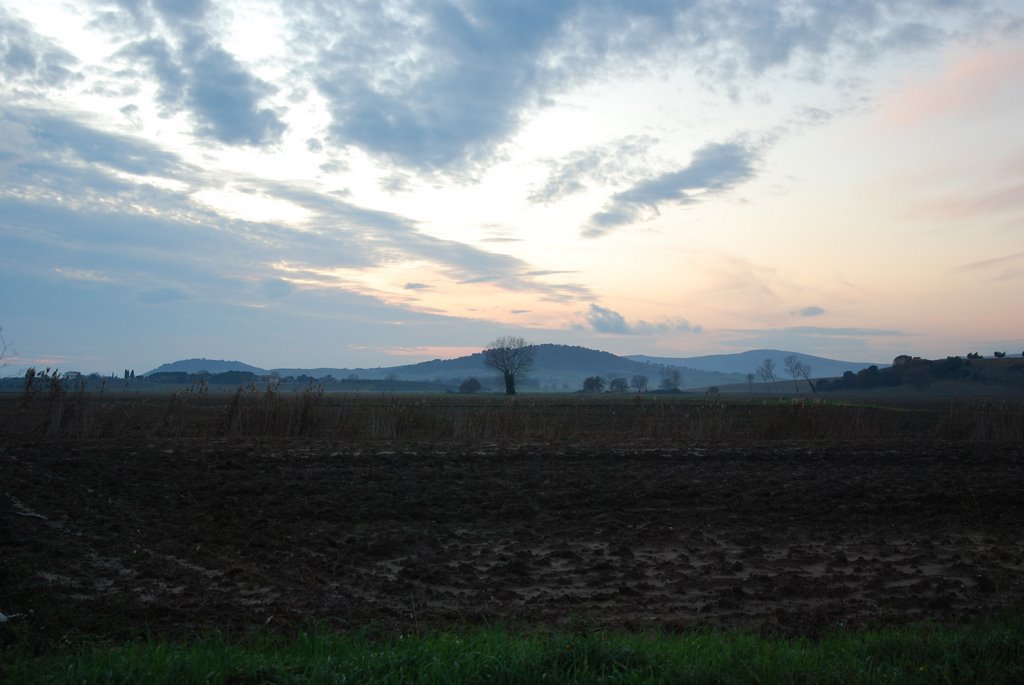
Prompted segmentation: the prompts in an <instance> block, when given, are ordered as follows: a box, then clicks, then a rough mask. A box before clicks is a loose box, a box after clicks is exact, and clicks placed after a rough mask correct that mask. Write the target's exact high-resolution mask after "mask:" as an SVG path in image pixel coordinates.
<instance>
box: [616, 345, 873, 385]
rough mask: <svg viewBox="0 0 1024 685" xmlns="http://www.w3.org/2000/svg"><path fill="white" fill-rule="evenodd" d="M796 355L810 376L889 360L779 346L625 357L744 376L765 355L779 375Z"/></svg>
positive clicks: (838, 373)
mask: <svg viewBox="0 0 1024 685" xmlns="http://www.w3.org/2000/svg"><path fill="white" fill-rule="evenodd" d="M790 355H795V356H796V358H797V359H798V360H799V361H801V362H803V363H804V364H805V365H807V366H810V367H811V377H812V378H832V377H834V376H842V375H843V372H844V371H853V372H857V371H860V370H861V369H866V368H867V367H869V366H878V367H879V368H882V367H885V366H889V364H879V363H872V362H844V361H839V360H837V359H827V358H825V357H816V356H814V355H812V354H800V353H799V352H784V351H782V350H749V351H747V352H739V353H736V354H709V355H705V356H703V357H648V356H647V355H642V354H631V355H628V356H627V357H626V358H627V359H632V360H634V361H638V362H647V363H650V364H671V365H675V366H686V367H690V368H694V369H702V370H704V371H717V372H719V373H740V374H743V375H744V376H746V374H748V373H754V372H755V370H756V369H757V368H758V367H759V366H761V364H763V363H764V360H765V359H771V360H772V361H773V362H775V373H776V375H778V376H780V377H784V376H785V374H786V362H785V359H786V357H788V356H790Z"/></svg>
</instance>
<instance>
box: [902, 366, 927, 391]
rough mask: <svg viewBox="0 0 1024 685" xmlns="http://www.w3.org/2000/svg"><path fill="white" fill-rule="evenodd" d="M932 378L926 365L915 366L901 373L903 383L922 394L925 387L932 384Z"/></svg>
mask: <svg viewBox="0 0 1024 685" xmlns="http://www.w3.org/2000/svg"><path fill="white" fill-rule="evenodd" d="M933 380H934V376H933V374H932V370H931V367H930V366H929V365H928V364H915V365H914V366H912V367H910V368H909V369H907V370H906V371H904V372H903V382H904V383H906V384H907V385H910V386H913V387H914V388H917V391H918V392H923V391H924V389H925V388H926V387H928V386H929V385H931V384H932V381H933Z"/></svg>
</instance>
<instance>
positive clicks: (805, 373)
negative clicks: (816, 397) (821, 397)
mask: <svg viewBox="0 0 1024 685" xmlns="http://www.w3.org/2000/svg"><path fill="white" fill-rule="evenodd" d="M783 362H784V363H785V364H786V371H787V372H789V375H791V376H792V377H793V387H795V388H796V391H797V392H800V385H799V384H798V383H797V382H796V379H797V378H803V379H804V380H805V381H807V385H809V386H810V388H811V392H817V391H816V390H815V389H814V383H813V382H812V381H811V366H810V364H804V363H803V362H802V361H800V359H798V358H797V356H796V355H795V354H791V355H789V356H788V357H786V358H785V359H784V360H783Z"/></svg>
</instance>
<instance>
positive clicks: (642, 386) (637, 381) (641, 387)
mask: <svg viewBox="0 0 1024 685" xmlns="http://www.w3.org/2000/svg"><path fill="white" fill-rule="evenodd" d="M629 384H630V386H632V388H633V389H634V390H636V391H637V392H647V376H645V375H643V374H642V373H638V374H636V375H635V376H633V378H631V379H630V381H629Z"/></svg>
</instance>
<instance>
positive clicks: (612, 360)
mask: <svg viewBox="0 0 1024 685" xmlns="http://www.w3.org/2000/svg"><path fill="white" fill-rule="evenodd" d="M790 354H796V356H797V357H798V358H799V359H800V360H801V361H803V362H804V363H805V364H809V365H810V366H811V369H812V375H813V376H814V377H815V378H821V377H832V376H841V375H842V374H843V372H844V371H854V372H856V371H859V370H860V369H863V368H866V367H868V366H870V364H868V363H866V362H843V361H837V360H834V359H825V358H823V357H815V356H813V355H808V354H799V353H793V352H784V351H781V350H751V351H749V352H742V353H739V354H719V355H708V356H703V357H648V356H644V355H633V356H629V357H620V356H618V355H614V354H611V353H610V352H602V351H600V350H592V349H589V348H586V347H578V346H571V345H551V344H543V345H535V346H534V363H533V366H532V367H531V368H530V370H529V371H528V372H526V373H525V374H524V375H523V376H522V377H521V378H520V385H521V387H522V388H523V389H524V390H529V389H549V390H578V389H579V388H580V387H581V386H582V383H583V379H584V378H586V377H587V376H602V377H605V378H608V377H610V376H620V377H623V378H626V379H630V378H632V377H633V376H635V375H644V376H647V378H648V384H649V387H650V388H652V389H653V388H657V387H658V383H659V382H660V380H661V370H662V368H663V367H664V366H675V367H680V368H681V369H682V372H683V383H682V387H683V389H687V388H701V387H707V386H710V385H729V384H733V383H746V375H747V374H748V373H753V372H754V371H755V369H757V367H758V366H760V365H761V363H762V362H763V361H764V359H765V358H771V359H774V360H775V364H776V369H775V373H776V375H777V376H778V377H779V378H780V379H783V378H785V377H786V375H785V373H786V372H785V366H784V363H783V359H784V358H785V357H786V356H788V355H790ZM880 366H881V365H880ZM175 371H178V372H180V371H184V372H186V373H197V372H199V371H208V372H210V373H224V372H226V371H249V372H252V373H255V374H257V375H269V374H271V373H274V374H276V375H278V376H280V377H282V378H284V377H288V376H293V377H298V376H311V377H313V378H323V377H325V376H328V375H330V376H333V377H334V378H335V379H338V380H344V379H346V378H352V377H356V378H359V379H361V380H384V379H394V380H402V381H441V382H443V383H458V382H460V381H462V380H464V379H466V378H471V377H475V378H478V379H480V381H481V382H483V383H484V384H485V386H487V385H488V383H489V382H491V381H493V380H495V379H497V378H498V377H499V376H500V374H498V373H497V372H496V371H494V370H493V369H489V368H487V367H486V366H485V365H484V359H483V353H482V352H477V353H475V354H470V355H466V356H464V357H457V358H455V359H434V360H432V361H427V362H420V363H418V364H406V365H403V366H387V367H378V368H372V369H366V368H352V369H350V368H328V367H321V368H315V369H301V368H279V369H271V370H269V371H268V370H266V369H260V368H258V367H255V366H251V365H249V364H244V363H242V362H239V361H224V360H212V359H185V360H182V361H177V362H173V363H170V364H164V365H162V366H160V367H158V368H156V369H154V370H153V371H150V372H149V373H156V372H175ZM147 375H148V374H147Z"/></svg>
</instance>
